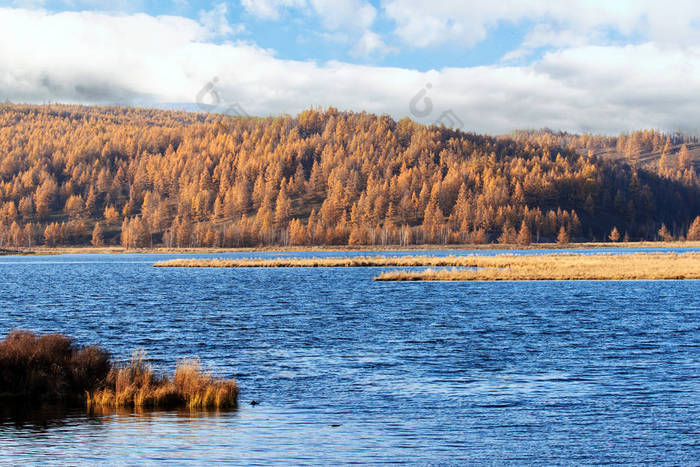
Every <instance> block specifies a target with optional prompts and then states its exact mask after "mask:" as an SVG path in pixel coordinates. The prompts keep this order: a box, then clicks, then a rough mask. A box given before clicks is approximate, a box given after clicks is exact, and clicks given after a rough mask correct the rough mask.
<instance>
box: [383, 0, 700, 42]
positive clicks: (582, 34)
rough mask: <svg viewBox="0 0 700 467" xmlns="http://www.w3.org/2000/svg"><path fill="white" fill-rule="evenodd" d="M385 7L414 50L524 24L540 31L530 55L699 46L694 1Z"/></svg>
mask: <svg viewBox="0 0 700 467" xmlns="http://www.w3.org/2000/svg"><path fill="white" fill-rule="evenodd" d="M382 7H383V10H384V13H385V14H386V16H387V17H388V18H389V19H391V20H393V21H394V22H395V24H396V29H395V33H396V34H397V35H398V36H399V37H400V38H401V39H402V40H403V41H404V42H405V43H406V44H409V45H412V46H415V47H428V46H435V45H440V44H445V43H456V44H459V45H463V46H473V45H475V44H477V43H478V42H480V41H482V40H484V39H485V38H486V37H487V36H488V33H489V32H490V31H491V30H493V29H494V28H495V27H496V26H497V25H499V24H500V23H503V22H505V23H512V24H520V23H522V22H523V21H527V22H534V23H535V24H537V25H539V26H538V27H536V28H535V30H534V31H532V32H530V33H529V34H528V36H527V38H526V41H525V42H526V43H525V44H524V47H525V49H528V48H532V47H539V46H545V45H553V46H561V45H567V46H570V45H580V44H581V42H582V41H583V40H587V41H588V42H587V44H591V43H598V44H599V45H604V44H607V43H613V42H614V38H615V36H616V35H618V36H619V35H622V36H625V37H633V38H638V36H641V39H642V40H648V41H654V42H658V43H668V44H676V45H679V44H682V45H692V44H696V43H698V40H700V29H699V28H698V26H697V25H698V21H700V9H698V7H697V2H695V1H692V0H676V1H674V2H672V3H670V4H669V3H668V2H658V1H655V0H615V1H609V0H571V1H566V2H556V1H547V0H500V1H497V2H482V1H473V0H472V1H465V0H442V1H440V2H425V1H422V0H384V1H383V2H382ZM611 33H615V34H611ZM524 51H526V50H521V51H520V52H521V53H522V52H524ZM516 55H517V54H516Z"/></svg>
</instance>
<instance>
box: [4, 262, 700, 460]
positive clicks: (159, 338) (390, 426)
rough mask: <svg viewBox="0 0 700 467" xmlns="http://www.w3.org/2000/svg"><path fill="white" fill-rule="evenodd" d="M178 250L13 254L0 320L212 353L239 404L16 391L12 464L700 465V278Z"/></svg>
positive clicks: (164, 362)
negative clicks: (219, 262)
mask: <svg viewBox="0 0 700 467" xmlns="http://www.w3.org/2000/svg"><path fill="white" fill-rule="evenodd" d="M616 252H619V251H617V250H616ZM430 253H431V254H433V253H436V252H430ZM450 253H452V252H447V251H446V252H437V254H450ZM456 253H457V254H469V253H470V252H456ZM484 253H485V254H491V253H492V252H484ZM327 254H331V253H327ZM334 254H338V253H334ZM355 254H364V253H359V252H358V253H355ZM372 254H381V252H373V253H372ZM392 254H393V252H392ZM407 254H415V252H408V253H407ZM237 255H239V256H250V255H249V254H237ZM266 255H268V256H273V255H274V256H277V254H273V253H267V254H266ZM296 255H299V254H296ZM309 255H311V256H320V255H321V254H319V253H313V254H309ZM189 256H196V255H189ZM199 256H206V255H199ZM210 256H211V255H210ZM213 256H221V255H213ZM231 256H234V255H233V254H232V255H231ZM169 257H174V255H95V256H85V255H67V256H58V257H43V258H41V257H33V258H24V257H7V258H0V277H1V278H2V283H3V286H4V289H3V290H2V293H0V334H5V333H6V332H7V331H9V330H10V329H11V328H15V327H19V328H28V329H33V330H36V331H38V332H52V331H61V332H65V333H67V334H69V335H72V336H76V338H77V340H78V342H80V343H84V344H89V343H99V344H101V345H103V346H105V347H106V348H108V349H109V350H110V351H112V352H113V353H114V354H115V356H116V357H117V358H118V359H128V358H129V357H130V355H131V351H132V350H133V349H134V348H136V347H143V348H144V349H145V350H146V352H147V354H148V355H149V356H151V357H153V358H154V360H155V361H154V364H155V366H156V367H158V368H159V369H162V370H164V371H171V370H172V369H173V367H174V366H175V364H176V362H177V360H178V359H180V358H183V357H191V356H198V357H200V358H201V359H202V363H203V365H204V366H205V369H206V370H207V371H211V372H213V373H215V374H216V375H218V376H221V377H225V378H228V377H232V376H234V377H236V379H237V380H238V382H239V385H240V387H241V399H240V407H239V409H238V410H236V411H229V412H225V411H224V412H194V413H192V412H189V411H173V412H162V411H161V412H159V411H155V412H153V411H141V412H139V411H130V410H118V411H113V410H108V411H105V412H101V413H94V412H93V413H87V412H86V411H84V410H74V409H73V410H68V409H57V408H42V409H39V410H30V411H26V410H20V409H15V408H13V409H10V410H6V411H5V412H3V413H0V463H3V464H4V463H13V464H38V463H52V462H53V463H58V464H86V463H93V464H114V463H126V464H141V463H156V462H162V461H168V460H170V461H176V462H181V463H198V464H202V463H211V462H217V461H218V462H227V463H232V462H235V463H284V464H289V463H314V464H319V463H320V464H330V463H341V462H352V461H356V462H361V463H369V462H402V461H403V462H415V463H428V462H433V463H457V464H461V463H469V462H495V463H513V464H521V463H536V462H542V463H547V464H561V463H567V464H568V463H575V464H590V463H592V464H601V463H609V462H622V463H629V464H644V463H667V464H684V465H696V464H698V463H700V454H699V451H698V448H697V439H698V434H699V433H700V403H699V402H700V401H699V399H700V395H699V394H700V376H699V375H700V360H698V358H697V356H698V353H699V352H700V326H698V323H700V281H685V282H683V281H667V282H659V281H643V282H634V281H629V282H598V281H582V282H575V283H566V282H559V283H557V282H536V283H535V282H508V283H488V282H480V283H448V284H445V283H415V282H414V283H378V282H373V281H372V277H373V276H374V275H376V272H377V271H376V269H371V268H358V269H349V268H342V269H328V268H319V269H316V270H309V269H274V268H273V269H265V270H250V269H246V270H240V269H156V268H152V267H151V264H152V263H153V262H155V261H156V260H160V259H164V258H169ZM251 400H256V401H260V402H261V404H260V405H257V406H252V405H250V401H251Z"/></svg>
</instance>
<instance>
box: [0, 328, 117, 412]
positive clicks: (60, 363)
mask: <svg viewBox="0 0 700 467" xmlns="http://www.w3.org/2000/svg"><path fill="white" fill-rule="evenodd" d="M110 368H111V364H110V361H109V354H108V353H107V352H106V351H105V350H103V349H102V348H100V347H97V346H89V347H78V346H76V345H75V343H74V342H73V340H72V339H71V338H69V337H67V336H64V335H62V334H46V335H43V336H37V335H36V334H34V333H32V332H29V331H19V330H16V331H12V332H10V333H9V334H8V336H7V337H6V338H5V339H4V340H2V341H0V399H1V400H7V399H13V400H22V401H32V402H63V403H74V402H76V401H78V400H81V399H82V398H83V397H84V395H85V390H87V389H89V388H94V387H96V386H98V385H99V384H100V382H101V381H103V380H104V379H105V377H106V376H107V374H108V373H109V371H110Z"/></svg>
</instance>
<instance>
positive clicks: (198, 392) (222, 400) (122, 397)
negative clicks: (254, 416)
mask: <svg viewBox="0 0 700 467" xmlns="http://www.w3.org/2000/svg"><path fill="white" fill-rule="evenodd" d="M237 401H238V385H237V384H236V382H235V381H234V380H227V381H224V380H219V379H214V378H212V377H211V376H210V375H207V374H206V373H204V372H202V370H201V367H200V363H199V360H196V359H195V360H185V361H182V362H180V363H179V364H178V365H177V368H176V369H175V374H174V375H173V377H172V378H169V377H168V376H165V375H156V374H155V373H154V372H153V369H152V368H151V366H150V365H148V364H147V363H146V361H145V356H144V354H143V353H141V352H135V353H134V356H133V357H132V359H131V362H129V363H128V364H126V365H124V366H120V367H114V368H112V369H111V371H110V372H109V374H108V375H107V378H106V381H105V384H104V385H103V387H102V388H100V389H98V390H97V391H95V392H92V393H88V394H87V405H88V407H89V408H97V407H101V408H104V407H113V408H120V407H137V408H174V407H188V408H189V409H219V408H230V407H236V406H237Z"/></svg>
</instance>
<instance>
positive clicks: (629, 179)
mask: <svg viewBox="0 0 700 467" xmlns="http://www.w3.org/2000/svg"><path fill="white" fill-rule="evenodd" d="M601 139H602V138H601ZM617 143H618V142H617V141H616V142H615V147H616V148H617V146H618V144H617ZM591 144H592V143H588V145H589V146H588V149H590V147H591ZM682 144H686V145H688V147H689V148H690V150H691V151H695V152H697V151H696V149H697V142H692V141H683V142H682ZM693 144H694V145H695V146H693ZM603 146H604V147H610V143H609V142H605V144H604V145H603V144H602V143H601V145H600V147H601V148H602V147H603ZM676 146H678V147H679V148H680V144H676ZM584 147H586V145H585V144H584ZM652 149H653V148H652ZM679 150H680V149H679ZM666 152H667V153H670V151H669V150H668V149H667V151H666ZM628 156H629V155H628ZM652 156H653V155H652V154H651V153H649V154H647V153H645V152H643V151H642V150H641V149H640V152H639V154H638V160H639V161H644V160H646V158H652ZM612 159H616V158H615V157H614V156H613V155H611V154H603V153H602V152H601V153H600V156H599V155H596V152H595V151H593V150H590V151H586V152H584V151H582V150H581V148H578V147H575V145H571V144H569V143H568V142H567V140H566V138H556V137H551V136H550V137H542V136H541V135H539V136H538V135H535V134H524V133H523V134H517V135H515V136H514V137H513V138H506V137H502V138H492V137H488V136H480V135H475V134H470V133H463V132H458V131H453V130H449V129H445V128H437V127H426V126H423V125H418V124H416V123H413V122H411V121H410V120H408V119H405V120H401V121H399V122H395V121H394V120H392V119H391V118H389V117H387V116H375V115H370V114H365V113H341V112H338V111H336V110H335V109H332V108H331V109H328V110H327V111H316V110H308V111H305V112H302V113H301V114H299V115H298V116H297V117H290V116H281V117H276V118H233V117H227V116H222V115H203V114H195V113H185V112H174V111H166V110H152V109H134V108H121V107H79V106H63V105H49V106H26V105H13V104H3V105H0V247H3V246H6V247H7V246H31V245H36V244H47V245H50V246H53V245H60V244H78V245H79V244H88V243H90V242H92V243H94V244H101V243H103V242H104V243H107V244H114V243H120V242H121V243H122V244H123V245H125V246H128V247H139V246H150V245H157V244H164V245H166V246H177V247H191V246H228V247H233V246H254V245H261V244H265V245H269V244H285V245H286V244H299V245H304V244H348V243H350V244H409V243H419V244H420V243H466V242H474V243H484V242H490V241H502V242H508V243H514V242H517V241H520V242H521V243H527V242H528V241H545V240H547V241H552V240H555V239H556V238H557V237H558V236H559V237H562V236H563V237H566V236H568V237H569V238H571V239H572V240H574V239H576V240H582V241H587V240H604V239H605V238H607V236H608V234H609V233H610V231H611V230H612V229H613V227H617V229H618V230H619V232H620V233H621V235H624V234H626V235H628V236H629V238H631V239H655V238H657V237H658V231H659V229H660V227H661V226H662V224H665V225H666V226H667V228H668V233H667V235H665V236H666V237H668V238H670V237H671V236H673V237H681V236H683V235H685V234H686V232H687V230H688V228H689V226H690V224H691V222H693V220H694V219H695V217H697V216H698V215H699V214H700V196H699V195H700V185H699V184H698V179H697V176H696V173H695V169H694V168H693V167H692V165H691V166H689V167H685V168H680V167H675V168H673V167H671V164H669V168H668V170H646V169H645V168H644V167H643V166H644V164H640V163H637V164H636V166H635V167H631V166H630V164H627V163H626V162H627V161H629V160H633V159H634V158H633V157H632V158H631V157H626V158H625V160H624V161H619V160H612ZM633 165H634V164H633ZM657 166H658V164H657ZM563 237H562V238H563Z"/></svg>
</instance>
